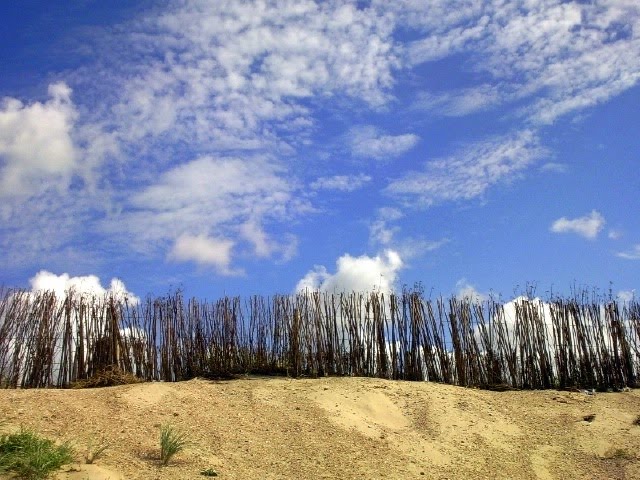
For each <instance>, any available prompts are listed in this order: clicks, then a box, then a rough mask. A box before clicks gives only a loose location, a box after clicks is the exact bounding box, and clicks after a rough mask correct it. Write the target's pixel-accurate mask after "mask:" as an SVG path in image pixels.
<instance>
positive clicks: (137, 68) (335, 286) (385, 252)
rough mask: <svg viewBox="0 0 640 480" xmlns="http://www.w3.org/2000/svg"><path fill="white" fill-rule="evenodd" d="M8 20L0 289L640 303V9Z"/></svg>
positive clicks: (166, 11)
mask: <svg viewBox="0 0 640 480" xmlns="http://www.w3.org/2000/svg"><path fill="white" fill-rule="evenodd" d="M0 18H2V19H3V20H2V23H3V28H2V29H1V30H0V249H1V251H2V255H0V285H4V286H5V287H20V288H26V289H48V288H50V289H55V290H62V291H64V289H65V288H70V287H74V286H75V287H78V286H83V287H79V288H84V289H86V290H89V291H95V292H99V293H104V292H107V291H112V292H119V293H122V292H127V293H128V294H130V295H131V296H136V297H138V298H140V297H144V296H146V295H149V294H151V295H164V294H166V293H170V292H172V291H175V290H176V289H182V290H184V292H185V294H186V295H187V296H190V297H191V296H193V297H199V298H208V299H215V298H218V297H220V296H223V295H242V296H249V295H254V294H258V295H271V294H282V293H285V294H286V293H293V292H296V291H301V290H304V289H306V288H312V289H320V290H323V291H328V292H337V291H341V290H347V291H350V290H358V291H370V290H374V289H376V290H383V291H387V290H396V291H400V290H402V288H403V287H409V288H413V287H414V286H416V285H419V286H420V288H423V289H424V291H425V292H426V294H427V295H445V296H446V295H450V294H462V295H478V296H479V297H480V298H484V297H486V296H487V295H496V296H500V297H504V298H512V297H514V296H516V295H518V294H519V293H522V292H523V291H525V290H526V289H528V288H534V289H535V290H536V293H537V294H540V295H542V296H544V295H548V294H559V295H570V294H571V293H572V292H574V291H575V290H576V289H581V288H589V289H594V288H595V289H599V290H601V291H612V292H613V293H614V294H615V295H618V296H619V297H620V298H621V299H627V300H628V299H630V298H633V297H634V295H635V292H636V291H637V289H638V288H639V287H640V215H638V214H639V213H640V195H639V193H640V171H639V169H638V164H639V162H640V108H639V107H640V4H639V3H638V2H637V0H592V1H584V0H579V1H567V0H562V1H560V0H557V1H555V0H537V1H535V0H521V1H501V0H483V1H480V0H395V1H393V2H388V1H387V0H369V1H365V0H360V1H348V0H340V1H337V0H336V1H332V0H328V1H313V0H273V1H268V0H246V1H240V0H219V1H215V2H212V1H204V0H203V1H198V0H193V1H186V0H183V1H173V0H167V1H155V2H152V1H138V2H131V1H124V0H114V1H110V2H100V1H97V0H77V1H74V2H62V1H57V2H51V1H46V2H44V1H36V0H25V1H22V2H0Z"/></svg>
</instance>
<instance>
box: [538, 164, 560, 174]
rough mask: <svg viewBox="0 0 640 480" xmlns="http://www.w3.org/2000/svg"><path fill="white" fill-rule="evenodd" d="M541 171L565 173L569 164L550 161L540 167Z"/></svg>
mask: <svg viewBox="0 0 640 480" xmlns="http://www.w3.org/2000/svg"><path fill="white" fill-rule="evenodd" d="M540 171H541V172H545V173H565V172H566V171H567V165H566V164H565V163H555V162H548V163H545V164H544V165H542V166H541V167H540Z"/></svg>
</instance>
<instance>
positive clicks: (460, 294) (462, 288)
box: [456, 278, 488, 302]
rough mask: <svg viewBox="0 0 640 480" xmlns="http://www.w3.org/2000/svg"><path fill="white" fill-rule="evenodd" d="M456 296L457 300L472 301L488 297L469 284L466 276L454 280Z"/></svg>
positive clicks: (481, 300) (480, 300)
mask: <svg viewBox="0 0 640 480" xmlns="http://www.w3.org/2000/svg"><path fill="white" fill-rule="evenodd" d="M456 297H457V298H458V299H459V300H464V299H469V300H471V301H472V302H484V301H485V300H486V299H487V298H488V297H487V296H486V295H484V294H482V293H480V292H478V290H477V289H476V287H474V286H473V285H471V284H470V283H469V282H468V281H467V279H466V278H461V279H460V280H458V281H457V282H456Z"/></svg>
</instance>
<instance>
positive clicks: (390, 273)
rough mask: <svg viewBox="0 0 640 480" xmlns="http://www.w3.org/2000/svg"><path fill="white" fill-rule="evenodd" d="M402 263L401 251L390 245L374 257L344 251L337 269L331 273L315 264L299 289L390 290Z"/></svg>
mask: <svg viewBox="0 0 640 480" xmlns="http://www.w3.org/2000/svg"><path fill="white" fill-rule="evenodd" d="M402 267H403V262H402V259H401V258H400V255H399V254H398V252H396V251H394V250H390V249H389V250H385V251H384V252H382V253H380V254H378V255H376V256H374V257H370V256H367V255H362V256H360V257H353V256H351V255H349V254H345V255H343V256H341V257H340V258H338V260H337V261H336V271H335V273H329V272H328V271H327V269H326V267H324V266H316V267H315V268H314V269H313V270H311V271H309V272H308V273H307V274H306V275H305V276H304V277H303V278H302V279H301V280H300V281H299V282H298V284H297V285H296V291H297V292H304V291H305V290H314V291H315V290H320V291H323V292H329V293H333V292H338V293H339V292H371V291H373V290H376V291H381V292H390V291H393V290H394V288H395V284H396V281H397V279H398V273H399V271H400V270H401V269H402Z"/></svg>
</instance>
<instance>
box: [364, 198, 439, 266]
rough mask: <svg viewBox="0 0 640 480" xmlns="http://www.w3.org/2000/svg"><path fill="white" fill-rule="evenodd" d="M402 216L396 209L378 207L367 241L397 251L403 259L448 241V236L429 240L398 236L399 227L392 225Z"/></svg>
mask: <svg viewBox="0 0 640 480" xmlns="http://www.w3.org/2000/svg"><path fill="white" fill-rule="evenodd" d="M403 216H404V214H403V213H402V212H401V211H400V210H398V209H395V208H390V207H383V208H379V209H378V211H377V216H376V218H375V219H374V220H373V221H372V222H371V223H370V224H369V243H371V244H372V245H374V246H376V247H378V248H380V247H383V248H386V249H392V250H394V251H396V252H398V253H399V255H400V256H401V257H402V258H403V259H404V260H405V261H409V260H411V259H413V258H416V257H419V256H422V255H424V254H425V253H427V252H432V251H434V250H437V249H439V248H441V247H442V246H444V245H446V244H447V243H449V239H448V238H441V239H439V240H429V239H426V238H415V237H409V236H403V237H400V235H399V234H400V233H401V228H400V227H399V226H397V225H394V222H396V221H398V220H400V219H401V218H403ZM398 237H400V238H398Z"/></svg>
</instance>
